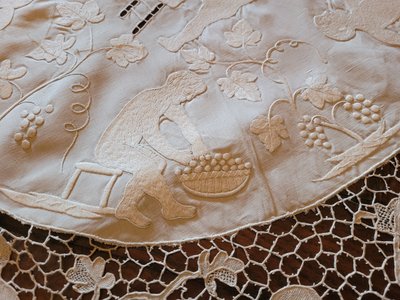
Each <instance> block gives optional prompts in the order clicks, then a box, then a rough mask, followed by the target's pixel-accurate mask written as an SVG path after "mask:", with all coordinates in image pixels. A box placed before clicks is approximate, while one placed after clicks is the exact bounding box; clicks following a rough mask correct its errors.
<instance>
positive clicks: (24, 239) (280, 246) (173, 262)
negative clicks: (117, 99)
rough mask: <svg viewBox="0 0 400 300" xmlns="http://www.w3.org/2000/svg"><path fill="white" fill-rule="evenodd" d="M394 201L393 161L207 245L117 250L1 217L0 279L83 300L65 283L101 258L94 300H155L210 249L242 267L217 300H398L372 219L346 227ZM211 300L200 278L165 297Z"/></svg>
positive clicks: (385, 243) (31, 295)
mask: <svg viewBox="0 0 400 300" xmlns="http://www.w3.org/2000/svg"><path fill="white" fill-rule="evenodd" d="M399 193H400V155H399V156H397V157H395V158H393V159H392V160H391V161H390V162H388V163H387V164H386V165H385V166H383V167H381V168H379V169H377V170H376V171H375V172H372V173H371V174H370V175H368V176H366V177H365V178H364V179H361V180H359V181H358V182H357V183H356V184H353V185H352V186H350V187H349V188H347V189H345V190H344V191H342V192H341V193H339V194H338V195H337V196H335V197H333V198H331V199H330V200H328V201H327V202H326V203H325V204H323V205H320V206H318V207H317V208H315V209H314V210H310V211H309V212H307V213H305V212H304V213H299V214H297V215H295V216H293V217H290V218H285V219H280V220H277V221H275V222H272V223H270V224H267V223H266V224H265V225H262V226H254V227H250V228H248V229H244V230H241V231H239V232H238V233H236V234H231V235H226V236H223V237H220V238H214V239H202V240H199V241H196V242H190V243H185V244H182V245H177V246H155V247H118V246H110V245H105V244H102V243H99V242H96V241H94V240H90V239H87V238H83V237H80V236H76V235H72V234H60V233H56V232H52V231H47V230H40V229H37V228H35V227H32V226H29V225H23V224H21V223H20V222H18V221H16V220H14V219H12V218H10V217H9V216H7V215H4V214H2V215H1V218H0V226H1V227H2V228H3V233H2V234H3V235H4V237H5V238H6V239H7V240H8V241H9V242H10V244H11V245H12V247H13V250H12V255H11V259H10V262H9V263H8V264H7V265H6V266H5V267H4V268H3V270H2V271H1V277H2V278H3V280H5V281H6V282H9V283H10V284H11V285H12V286H13V287H14V288H15V289H16V290H17V291H18V292H19V297H20V298H21V299H35V297H36V299H39V300H42V299H43V300H45V299H65V298H67V299H91V298H92V296H93V293H88V294H86V295H81V294H79V293H77V292H76V291H74V290H73V288H72V284H70V283H68V282H67V280H66V278H65V273H66V271H67V270H68V269H69V268H71V267H72V266H73V265H74V261H75V258H76V257H77V256H78V255H88V256H90V257H91V258H92V259H94V258H96V257H98V256H101V257H103V258H104V259H106V261H107V264H106V268H105V272H111V273H113V274H114V275H115V277H116V284H115V286H114V288H112V289H111V290H109V291H107V290H102V291H101V298H102V299H118V298H120V297H121V296H123V295H125V294H127V293H129V292H133V291H150V292H152V293H160V292H161V291H162V290H164V288H165V286H166V285H167V284H168V283H169V282H171V281H172V280H174V278H176V276H177V274H179V273H180V272H181V271H184V270H191V271H196V270H197V268H198V266H197V261H198V256H199V254H200V253H201V252H202V251H204V250H205V249H207V250H210V251H211V259H212V258H213V257H214V256H215V254H216V253H217V252H218V251H221V250H223V251H226V252H228V254H230V255H232V256H234V257H236V258H239V259H241V260H242V261H243V262H244V263H245V265H246V267H245V269H244V271H243V272H241V273H239V274H238V284H237V287H236V288H232V287H229V286H227V285H225V284H223V283H221V282H218V283H217V286H218V289H217V293H218V296H219V297H220V298H222V299H269V297H270V296H271V294H272V293H274V292H276V291H277V290H279V289H281V288H283V287H285V286H288V285H295V284H296V285H305V286H313V288H314V289H315V290H316V291H317V292H318V294H319V295H321V296H322V297H323V299H330V300H331V299H332V300H334V299H341V298H342V299H366V300H372V299H400V286H399V285H398V284H397V283H396V278H395V276H394V258H393V256H394V249H393V236H392V235H390V234H386V233H382V232H378V231H376V230H375V229H374V226H373V222H372V221H364V222H363V223H362V224H354V223H353V216H354V214H355V213H356V212H357V211H359V210H366V211H370V212H373V204H375V203H381V204H384V205H387V204H388V203H389V202H390V200H392V199H394V198H397V197H398V196H399ZM190 298H196V299H212V297H211V296H210V295H209V294H208V293H207V290H206V289H205V286H204V281H203V279H193V280H189V281H187V282H186V284H185V285H184V287H181V288H180V289H178V290H176V291H175V292H174V293H173V294H172V295H170V297H169V298H168V299H190Z"/></svg>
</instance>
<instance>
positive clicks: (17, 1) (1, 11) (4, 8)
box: [0, 0, 32, 30]
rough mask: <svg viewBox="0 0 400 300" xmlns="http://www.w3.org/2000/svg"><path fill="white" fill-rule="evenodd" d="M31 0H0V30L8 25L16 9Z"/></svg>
mask: <svg viewBox="0 0 400 300" xmlns="http://www.w3.org/2000/svg"><path fill="white" fill-rule="evenodd" d="M31 2H32V0H13V1H10V0H0V30H3V29H4V28H6V27H7V26H8V25H10V23H11V21H12V19H13V17H14V12H15V9H16V8H20V7H23V6H25V5H28V4H29V3H31Z"/></svg>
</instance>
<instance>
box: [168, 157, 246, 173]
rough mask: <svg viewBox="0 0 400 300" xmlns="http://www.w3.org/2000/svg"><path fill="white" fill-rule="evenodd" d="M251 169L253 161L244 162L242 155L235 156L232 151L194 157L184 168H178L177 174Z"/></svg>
mask: <svg viewBox="0 0 400 300" xmlns="http://www.w3.org/2000/svg"><path fill="white" fill-rule="evenodd" d="M246 169H247V170H248V169H251V163H249V162H244V161H243V160H242V159H241V158H240V157H237V158H234V157H232V155H231V154H230V153H224V154H222V153H216V154H214V155H211V154H207V155H201V156H200V157H199V158H198V159H193V160H191V161H190V162H189V164H188V165H187V166H186V167H184V168H181V167H179V168H177V169H176V170H175V174H176V175H178V176H179V175H182V174H191V173H202V172H212V171H225V172H228V171H236V170H246Z"/></svg>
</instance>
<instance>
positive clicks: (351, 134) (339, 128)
mask: <svg viewBox="0 0 400 300" xmlns="http://www.w3.org/2000/svg"><path fill="white" fill-rule="evenodd" d="M316 118H320V119H321V120H325V122H324V121H322V122H321V125H322V126H324V127H327V128H330V129H333V130H336V131H339V132H342V133H344V134H346V135H348V136H349V137H351V138H353V139H355V140H356V141H358V142H360V143H362V142H363V141H364V139H363V138H362V137H361V136H360V135H358V134H357V133H355V132H354V131H351V130H350V129H347V128H346V127H343V126H340V125H337V124H334V123H331V122H330V121H329V120H328V119H327V118H326V117H324V116H322V115H315V116H313V117H312V119H311V121H312V122H313V121H314V120H315V119H316Z"/></svg>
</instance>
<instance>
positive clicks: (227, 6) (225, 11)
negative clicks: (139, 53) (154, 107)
mask: <svg viewBox="0 0 400 300" xmlns="http://www.w3.org/2000/svg"><path fill="white" fill-rule="evenodd" d="M202 1H203V4H202V6H201V7H200V9H199V11H198V12H197V14H196V16H195V17H194V18H193V19H192V20H190V21H189V23H188V24H187V25H186V27H185V28H184V29H182V31H180V32H179V33H178V34H177V35H174V36H172V37H169V38H166V37H160V38H159V39H158V42H159V43H160V44H161V45H162V46H163V47H164V48H166V49H167V50H169V51H171V52H177V51H178V50H179V49H181V48H182V46H183V45H184V44H186V43H187V42H190V41H193V40H194V39H196V38H198V37H199V36H200V35H201V34H202V33H203V31H204V29H205V28H206V27H207V26H209V25H210V24H212V23H214V22H217V21H219V20H221V19H226V18H229V17H231V16H233V15H234V14H235V13H236V12H237V11H238V10H239V8H241V7H242V6H243V5H245V4H248V3H250V2H253V1H254V0H218V1H214V0H202Z"/></svg>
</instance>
